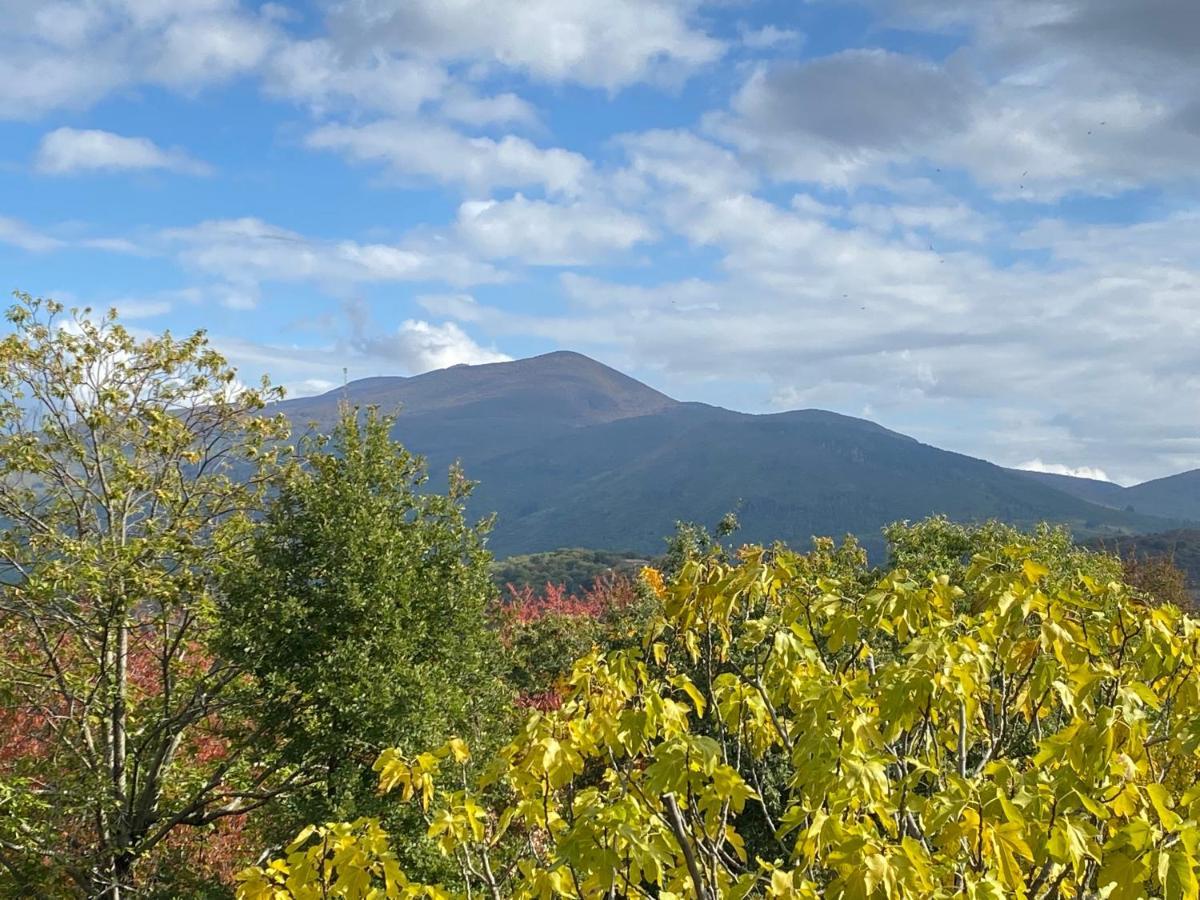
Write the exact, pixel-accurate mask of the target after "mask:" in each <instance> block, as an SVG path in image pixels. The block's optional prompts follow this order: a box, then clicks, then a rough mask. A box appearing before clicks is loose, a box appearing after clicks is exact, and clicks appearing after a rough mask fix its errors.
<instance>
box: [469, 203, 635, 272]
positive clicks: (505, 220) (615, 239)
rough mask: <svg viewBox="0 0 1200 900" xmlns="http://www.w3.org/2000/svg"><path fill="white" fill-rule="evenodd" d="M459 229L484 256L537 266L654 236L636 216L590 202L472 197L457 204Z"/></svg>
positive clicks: (603, 253)
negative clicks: (479, 198) (475, 198)
mask: <svg viewBox="0 0 1200 900" xmlns="http://www.w3.org/2000/svg"><path fill="white" fill-rule="evenodd" d="M457 230H458V233H459V235H461V236H462V238H463V239H464V240H465V241H466V242H467V243H468V244H469V245H471V246H473V247H475V248H476V249H477V250H479V252H480V253H482V254H483V255H484V256H486V257H489V258H493V259H505V258H509V259H515V260H518V261H521V262H526V263H530V264H532V265H539V266H571V265H581V264H584V263H588V262H594V261H597V260H601V259H604V258H605V257H608V256H611V255H612V254H614V253H617V252H619V251H623V250H628V249H629V248H630V247H632V246H634V245H635V244H637V243H639V242H641V241H645V240H647V239H649V238H650V237H652V236H653V233H652V231H651V230H650V228H649V226H647V225H646V223H645V222H643V221H642V220H641V219H640V218H638V217H637V216H634V215H631V214H629V213H626V212H622V211H620V210H617V209H613V208H610V207H605V206H600V205H596V204H591V203H584V202H575V203H568V204H557V203H548V202H546V201H544V200H530V199H527V198H525V197H524V196H523V195H521V194H517V195H516V196H515V197H513V198H511V199H509V200H503V201H501V200H469V201H467V202H465V203H463V204H462V205H461V206H459V208H458V223H457Z"/></svg>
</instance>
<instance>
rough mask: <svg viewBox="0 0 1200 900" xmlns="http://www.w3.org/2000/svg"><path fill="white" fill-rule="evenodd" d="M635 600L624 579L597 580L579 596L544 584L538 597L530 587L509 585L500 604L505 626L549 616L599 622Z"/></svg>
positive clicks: (617, 577)
mask: <svg viewBox="0 0 1200 900" xmlns="http://www.w3.org/2000/svg"><path fill="white" fill-rule="evenodd" d="M636 599H637V590H636V587H635V585H634V582H633V581H632V580H631V579H630V578H628V577H627V576H625V575H616V574H614V575H608V576H604V577H601V578H597V579H596V581H595V582H594V583H593V584H592V586H591V587H590V588H588V589H587V590H586V591H584V592H583V593H582V594H568V593H567V590H566V588H565V587H564V586H563V585H561V584H550V583H549V582H547V584H546V586H545V588H543V589H542V591H541V593H538V592H537V591H535V590H534V589H533V588H532V587H530V586H529V585H525V586H524V587H521V588H518V587H516V586H515V585H512V584H510V585H508V599H507V600H506V601H505V602H504V604H503V615H504V618H505V620H506V622H510V623H517V624H522V625H525V624H529V623H530V622H536V621H537V620H538V619H541V618H543V617H545V616H548V615H558V616H566V617H568V618H584V617H586V618H589V619H595V620H599V619H602V618H604V617H605V616H606V615H608V614H609V613H612V612H616V611H619V610H621V609H624V608H625V607H627V606H629V605H630V604H631V603H633V602H634V600H636Z"/></svg>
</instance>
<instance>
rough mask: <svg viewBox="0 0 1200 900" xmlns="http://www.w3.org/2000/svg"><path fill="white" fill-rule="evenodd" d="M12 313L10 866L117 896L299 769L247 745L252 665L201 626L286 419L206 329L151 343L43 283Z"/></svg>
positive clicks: (6, 654) (15, 876)
mask: <svg viewBox="0 0 1200 900" xmlns="http://www.w3.org/2000/svg"><path fill="white" fill-rule="evenodd" d="M8 321H9V323H10V325H11V327H12V332H11V333H10V334H9V335H7V336H6V337H5V338H4V339H3V340H0V517H3V527H2V528H0V564H2V565H3V568H4V576H5V577H4V586H3V590H2V591H0V642H2V644H0V685H2V686H3V687H2V691H3V695H4V696H3V701H4V702H3V707H2V709H0V729H2V730H3V732H5V733H6V734H7V735H10V736H14V740H16V741H18V742H19V744H18V745H17V746H14V745H13V744H12V743H9V744H8V746H6V748H5V749H6V752H5V754H4V759H3V775H4V778H3V782H4V787H3V789H2V790H0V863H3V865H4V866H5V868H6V871H7V872H8V874H9V875H10V876H11V879H12V881H13V882H15V884H16V885H17V887H18V890H19V891H21V892H22V893H20V894H19V895H20V896H29V895H30V894H29V893H28V891H32V890H36V891H44V892H46V893H53V892H58V891H65V890H67V889H68V888H71V889H73V890H76V891H81V892H84V893H86V894H88V895H89V896H106V897H112V898H114V900H115V898H117V897H119V896H121V893H122V891H123V890H125V889H127V888H129V887H130V886H131V884H132V878H133V871H134V868H135V866H136V865H137V864H138V862H139V861H140V860H142V859H144V858H145V857H147V856H148V855H149V854H151V853H152V852H154V851H155V850H156V848H158V847H159V846H160V845H162V844H163V842H164V841H166V840H167V839H168V838H169V837H170V836H171V835H172V833H173V832H174V831H175V830H176V829H178V828H180V827H181V826H189V825H190V826H198V825H204V824H207V823H210V822H213V821H215V820H217V819H220V818H223V817H227V816H234V815H238V814H240V813H244V812H245V811H247V810H249V809H253V808H255V807H256V806H259V805H261V804H262V803H264V802H267V801H268V800H269V799H270V798H271V797H273V796H275V795H276V794H277V793H279V792H281V791H285V790H287V789H288V788H289V786H290V785H291V784H292V783H293V781H294V780H295V778H296V777H297V773H295V772H294V771H291V770H288V769H286V768H284V767H283V766H282V765H280V764H279V760H278V757H277V756H275V755H268V756H265V757H263V756H256V757H255V758H250V757H248V755H247V750H248V748H249V747H250V746H251V744H253V743H255V742H256V741H255V740H254V739H253V737H252V736H253V734H254V730H255V726H254V725H253V724H252V719H253V713H252V710H250V709H247V708H245V707H244V706H243V705H242V704H241V702H240V699H239V698H236V697H235V692H234V691H233V690H232V689H233V688H234V687H236V686H237V685H238V683H239V680H240V679H241V678H242V677H243V675H244V673H243V672H242V671H241V670H239V669H237V668H236V667H231V666H229V665H227V664H226V663H225V662H224V661H221V660H218V659H215V658H214V657H213V656H212V654H211V653H210V651H209V648H208V647H207V646H206V644H205V642H204V640H203V636H204V635H205V633H207V632H208V630H209V629H210V626H211V623H212V621H213V618H214V615H215V611H216V607H215V590H216V581H217V578H218V577H219V575H220V573H221V572H222V570H223V569H224V568H225V567H226V566H227V565H228V564H229V562H230V561H231V560H232V559H234V558H236V556H237V554H238V552H239V547H240V546H241V545H242V543H243V542H244V540H245V537H246V535H247V533H248V531H249V529H250V527H251V521H250V514H251V512H252V511H253V510H254V509H256V508H257V507H258V506H259V505H260V504H261V502H262V500H263V497H264V493H265V491H266V489H267V487H268V485H269V484H270V483H271V482H272V479H273V477H274V475H275V473H276V472H277V471H278V470H279V468H280V465H281V460H280V453H281V452H282V451H281V449H280V448H281V444H280V443H279V441H280V440H281V439H282V438H283V437H284V436H285V435H286V433H287V429H286V424H285V423H284V422H283V421H281V420H279V419H276V418H270V417H267V416H265V415H263V414H262V413H263V409H264V406H265V405H266V404H267V403H268V402H269V401H270V400H272V399H275V398H276V397H277V396H278V393H277V392H276V391H275V390H274V389H272V388H271V387H270V385H269V384H268V383H267V382H265V381H264V382H263V383H262V385H260V386H259V387H256V388H252V387H246V386H244V385H242V384H240V383H239V382H238V381H237V379H236V377H235V374H234V372H233V371H232V370H231V369H230V368H229V367H228V366H227V365H226V364H225V361H224V360H223V359H222V358H221V357H220V355H219V354H217V353H216V352H215V351H214V350H213V349H212V348H211V347H209V346H208V344H207V341H206V340H205V338H204V335H203V334H202V333H197V334H194V335H191V336H190V337H187V338H184V339H176V338H174V337H172V336H171V335H170V334H165V335H162V336H161V337H151V338H146V339H138V338H135V336H134V335H132V334H131V333H130V332H128V331H127V330H126V329H125V328H123V327H122V326H121V325H120V324H118V323H117V322H116V321H115V317H114V316H111V315H110V316H108V317H101V318H95V317H92V316H90V315H89V314H87V313H86V312H83V313H75V314H69V313H67V311H66V310H64V309H63V307H62V306H60V305H59V304H57V303H53V302H51V301H43V300H36V299H33V298H31V297H28V296H23V295H20V296H19V297H18V302H17V304H16V305H15V306H13V307H12V308H11V309H10V310H9V312H8ZM33 886H36V888H35V887H33Z"/></svg>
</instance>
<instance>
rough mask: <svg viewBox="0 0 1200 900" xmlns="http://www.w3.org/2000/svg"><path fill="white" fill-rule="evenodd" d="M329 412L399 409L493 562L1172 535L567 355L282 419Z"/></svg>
mask: <svg viewBox="0 0 1200 900" xmlns="http://www.w3.org/2000/svg"><path fill="white" fill-rule="evenodd" d="M343 400H346V401H349V402H351V403H355V404H368V403H371V404H376V405H379V406H381V407H382V408H384V409H385V410H396V409H402V413H401V415H400V417H399V420H398V421H397V424H396V429H395V435H396V437H397V438H398V439H399V440H401V441H403V442H404V443H405V444H406V445H407V446H408V447H410V448H411V449H413V450H415V451H417V452H419V453H423V454H425V455H426V456H427V457H428V458H429V461H430V466H431V469H432V470H433V471H434V472H435V473H436V472H439V471H444V470H445V468H446V467H447V466H448V465H449V464H450V463H451V462H453V461H454V460H456V459H461V460H462V462H463V464H464V465H465V467H466V471H467V474H468V476H469V477H471V478H472V479H475V480H477V481H479V482H480V484H479V487H478V489H477V491H476V493H475V495H474V498H473V501H472V503H473V507H472V508H473V511H474V512H476V513H478V514H480V515H483V514H486V513H489V512H493V511H494V512H497V513H499V520H498V522H497V525H496V529H495V531H494V533H493V535H492V538H491V542H490V545H491V547H492V549H493V550H494V552H495V553H496V554H497V555H498V556H500V557H503V556H508V555H511V554H522V553H533V552H538V551H546V550H552V549H555V548H560V547H588V548H609V547H626V548H629V549H630V550H631V551H634V552H637V553H642V554H656V553H659V552H661V551H662V548H663V539H664V538H665V537H666V536H667V535H668V534H670V533H671V531H672V530H673V528H674V524H675V522H676V521H677V520H680V519H683V520H691V521H697V522H702V523H705V524H711V523H715V522H716V521H717V520H718V519H719V518H720V517H721V516H722V515H723V514H724V513H726V512H728V511H730V510H733V509H736V510H737V511H738V516H739V518H740V520H741V523H742V530H741V532H739V537H740V538H741V539H744V540H748V541H770V540H775V539H781V540H786V541H788V542H790V543H794V544H798V545H806V544H807V543H808V541H809V538H810V537H811V536H812V535H814V534H830V535H835V536H840V535H842V534H845V533H852V534H856V535H859V536H860V537H862V538H863V539H864V540H865V541H866V542H867V543H868V545H869V546H871V547H873V548H874V549H876V550H878V549H880V548H881V541H880V538H879V529H880V528H881V527H882V526H883V525H884V524H886V523H888V522H891V521H894V520H896V519H906V518H907V519H917V518H922V517H924V516H927V515H930V514H933V513H944V514H946V515H949V516H951V517H953V518H956V519H962V520H980V519H986V518H1000V519H1004V520H1006V521H1009V522H1013V523H1016V524H1031V523H1033V522H1036V521H1041V520H1048V521H1054V522H1063V523H1067V524H1069V525H1071V526H1072V527H1073V528H1074V529H1076V531H1077V532H1078V533H1080V534H1085V535H1086V534H1105V535H1115V534H1125V533H1133V532H1144V531H1161V530H1164V529H1165V528H1170V527H1174V526H1175V525H1177V524H1180V523H1178V522H1164V521H1163V520H1162V519H1156V518H1153V517H1151V516H1147V515H1143V514H1141V513H1130V512H1127V511H1125V510H1123V509H1118V508H1110V507H1109V506H1107V505H1100V504H1097V503H1095V502H1091V501H1088V500H1086V499H1084V498H1081V497H1079V496H1076V495H1073V494H1072V493H1071V492H1068V491H1064V490H1061V489H1059V488H1058V487H1056V486H1053V485H1051V484H1047V483H1043V482H1040V481H1038V480H1037V479H1035V478H1031V477H1030V476H1029V473H1025V472H1016V471H1012V470H1009V469H1004V468H1001V467H999V466H995V465H992V464H991V463H988V462H984V461H983V460H978V459H974V458H972V457H968V456H963V455H961V454H956V453H949V452H947V451H944V450H939V449H937V448H936V447H930V446H928V445H925V444H922V443H920V442H918V441H915V440H913V439H912V438H910V437H907V436H905V435H902V434H897V433H896V432H893V431H889V430H887V429H885V428H882V427H880V426H879V425H876V424H874V423H872V422H868V421H865V420H863V419H856V418H851V417H848V416H842V415H838V414H835V413H831V412H825V411H822V410H798V411H794V412H787V413H779V414H775V415H748V414H745V413H738V412H733V411H730V410H727V409H721V408H718V407H713V406H707V405H704V404H700V403H680V402H678V401H675V400H672V399H671V398H669V397H667V396H665V395H664V394H661V393H659V392H658V391H655V390H653V389H651V388H649V387H647V386H646V385H644V384H641V383H640V382H638V381H636V380H634V379H632V378H629V377H628V376H626V375H622V374H621V373H619V372H617V371H615V370H613V369H611V368H609V367H607V366H604V365H602V364H600V363H598V362H596V361H594V360H591V359H588V358H587V357H585V356H581V355H579V354H576V353H551V354H547V355H545V356H538V357H533V358H531V359H524V360H518V361H516V362H509V363H494V364H490V365H483V366H455V367H453V368H450V369H444V370H441V371H438V372H430V373H427V374H425V375H420V376H416V377H413V378H372V379H367V380H365V381H358V382H352V383H350V384H349V385H347V386H346V387H345V388H341V389H338V390H336V391H331V392H330V393H328V394H325V395H322V396H320V397H307V398H302V399H300V400H294V401H288V402H286V403H283V404H281V407H280V408H281V409H282V410H283V411H284V412H286V413H287V414H288V415H289V416H290V417H291V418H292V420H293V421H294V422H295V423H296V424H297V426H300V427H303V426H304V425H305V423H307V422H309V421H312V422H315V423H316V424H317V427H326V426H327V425H328V423H330V422H332V421H333V420H334V419H335V417H336V415H337V408H338V404H339V402H341V401H343Z"/></svg>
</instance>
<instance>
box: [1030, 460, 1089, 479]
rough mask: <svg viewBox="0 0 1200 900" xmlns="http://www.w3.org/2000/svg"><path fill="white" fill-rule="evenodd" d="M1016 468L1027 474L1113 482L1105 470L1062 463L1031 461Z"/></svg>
mask: <svg viewBox="0 0 1200 900" xmlns="http://www.w3.org/2000/svg"><path fill="white" fill-rule="evenodd" d="M1016 468H1018V469H1021V470H1022V471H1025V472H1044V473H1046V474H1048V475H1070V476H1071V477H1072V478H1091V479H1093V480H1094V481H1112V479H1111V478H1109V477H1108V475H1107V474H1105V472H1104V470H1103V469H1098V468H1096V467H1095V466H1064V465H1063V464H1062V463H1046V462H1042V461H1041V460H1040V459H1030V460H1027V461H1026V462H1023V463H1019V464H1018V465H1017V467H1016Z"/></svg>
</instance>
